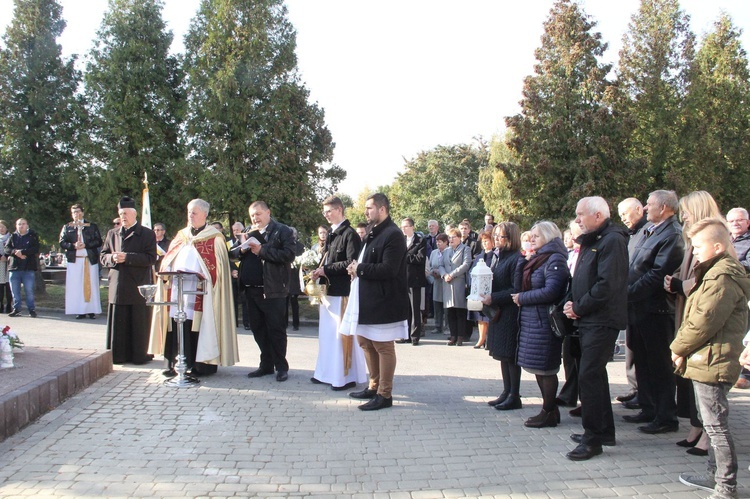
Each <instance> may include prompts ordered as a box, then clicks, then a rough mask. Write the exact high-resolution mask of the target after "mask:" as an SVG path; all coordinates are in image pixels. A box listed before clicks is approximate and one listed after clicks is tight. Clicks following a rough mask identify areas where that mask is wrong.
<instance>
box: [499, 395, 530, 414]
mask: <svg viewBox="0 0 750 499" xmlns="http://www.w3.org/2000/svg"><path fill="white" fill-rule="evenodd" d="M521 408H523V404H521V397H517V396H514V395H510V396H508V398H507V399H505V401H504V402H503V403H502V404H497V405H496V406H495V409H497V410H498V411H512V410H515V409H521Z"/></svg>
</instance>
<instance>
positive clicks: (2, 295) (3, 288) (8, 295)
mask: <svg viewBox="0 0 750 499" xmlns="http://www.w3.org/2000/svg"><path fill="white" fill-rule="evenodd" d="M3 303H5V305H3ZM12 309H13V293H12V292H11V291H10V283H9V282H6V283H5V284H0V312H10V311H11V310H12Z"/></svg>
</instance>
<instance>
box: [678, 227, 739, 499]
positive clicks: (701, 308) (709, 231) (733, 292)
mask: <svg viewBox="0 0 750 499" xmlns="http://www.w3.org/2000/svg"><path fill="white" fill-rule="evenodd" d="M688 236H689V237H690V239H691V242H692V245H693V255H694V256H695V258H696V260H697V262H698V264H697V265H696V267H695V279H696V281H695V286H694V287H693V289H692V290H691V291H690V293H689V295H688V298H687V304H686V306H685V315H684V321H683V323H682V326H681V327H680V330H679V331H678V332H677V337H676V338H675V339H674V341H673V342H672V344H671V345H670V349H671V350H672V361H673V362H674V364H675V366H676V368H677V372H678V373H679V374H680V375H681V376H683V377H685V378H688V379H691V380H693V388H694V390H695V399H696V403H697V405H698V412H699V416H700V419H701V421H702V422H703V427H704V429H705V431H706V433H707V434H708V436H709V438H710V440H711V448H710V449H709V457H708V469H707V471H708V473H707V474H706V475H694V474H689V473H683V474H681V475H680V481H681V482H682V483H684V484H686V485H690V486H693V487H699V488H701V489H704V490H709V491H712V492H713V494H712V495H711V497H712V498H736V497H737V455H736V453H735V450H734V442H733V441H732V435H731V433H730V432H729V404H728V402H727V393H728V392H729V389H730V388H732V386H733V385H734V383H735V382H736V381H737V378H738V377H739V375H740V364H739V357H740V353H741V352H742V349H743V348H742V338H743V337H744V335H745V329H746V327H747V314H748V306H747V303H748V300H750V277H748V276H747V273H746V271H745V269H744V268H743V267H742V265H741V264H740V263H739V261H738V260H737V259H736V258H735V257H734V256H733V255H734V250H733V248H732V243H731V239H730V235H729V230H728V229H727V227H726V225H725V223H724V222H723V221H722V220H719V219H714V218H707V219H703V220H701V221H699V222H696V223H695V224H694V225H693V226H692V227H691V228H690V230H689V232H688Z"/></svg>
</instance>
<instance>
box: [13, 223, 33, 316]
mask: <svg viewBox="0 0 750 499" xmlns="http://www.w3.org/2000/svg"><path fill="white" fill-rule="evenodd" d="M5 254H6V255H7V256H8V271H9V276H10V277H9V279H10V289H11V291H12V293H13V310H12V311H11V312H10V314H8V316H9V317H18V316H19V315H21V285H22V284H23V290H24V293H26V307H28V309H29V315H30V316H31V317H36V304H35V303H34V283H35V281H36V276H35V274H36V271H37V269H38V268H39V236H37V234H36V232H34V231H33V230H31V229H29V223H28V222H27V221H26V219H25V218H19V219H18V220H16V231H15V232H14V233H13V234H11V235H10V237H9V238H8V242H7V243H6V244H5Z"/></svg>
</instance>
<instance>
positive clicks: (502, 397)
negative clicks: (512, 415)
mask: <svg viewBox="0 0 750 499" xmlns="http://www.w3.org/2000/svg"><path fill="white" fill-rule="evenodd" d="M508 395H509V394H508V393H507V392H503V393H501V394H500V396H499V397H498V398H496V399H495V400H490V401H489V402H487V405H489V406H490V407H495V406H496V405H497V404H502V403H503V402H505V399H507V398H508Z"/></svg>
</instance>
